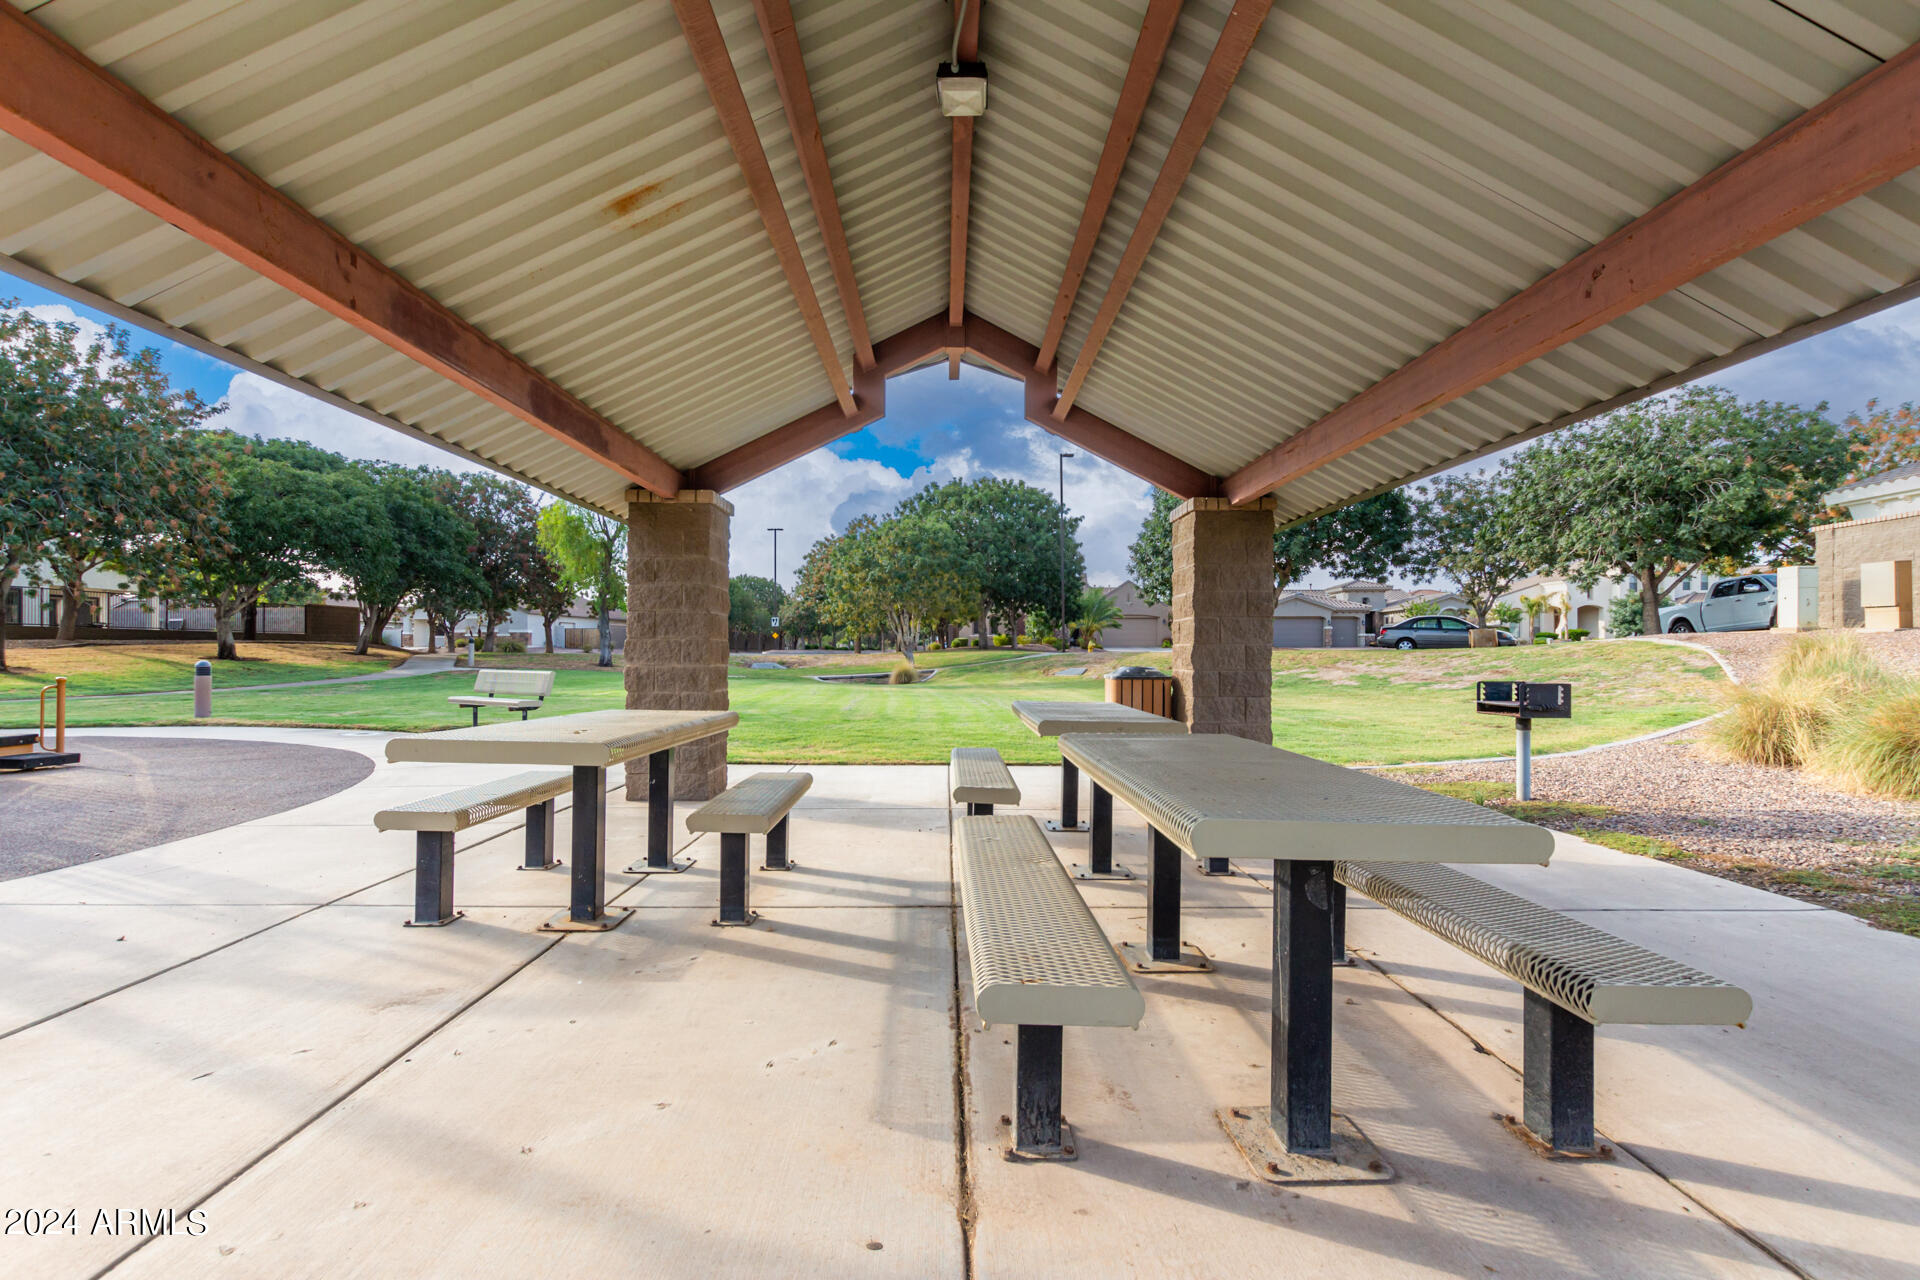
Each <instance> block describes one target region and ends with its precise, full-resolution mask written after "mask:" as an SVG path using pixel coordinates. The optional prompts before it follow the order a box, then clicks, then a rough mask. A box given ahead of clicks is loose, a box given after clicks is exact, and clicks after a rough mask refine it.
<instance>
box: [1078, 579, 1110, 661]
mask: <svg viewBox="0 0 1920 1280" xmlns="http://www.w3.org/2000/svg"><path fill="white" fill-rule="evenodd" d="M1074 614H1075V616H1074V619H1073V625H1074V626H1076V627H1078V628H1080V641H1081V643H1082V644H1084V645H1086V647H1087V652H1088V653H1092V652H1093V645H1094V642H1095V641H1096V640H1098V639H1099V638H1100V633H1101V632H1102V631H1105V630H1106V629H1107V628H1108V627H1117V626H1119V625H1120V606H1119V605H1117V604H1115V603H1114V602H1113V597H1112V596H1109V595H1108V594H1107V593H1106V592H1104V591H1102V590H1101V589H1100V588H1098V587H1088V588H1087V589H1086V590H1084V591H1082V592H1081V593H1080V602H1079V603H1078V604H1077V605H1076V606H1075V608H1074Z"/></svg>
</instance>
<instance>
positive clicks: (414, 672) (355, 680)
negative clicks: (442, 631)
mask: <svg viewBox="0 0 1920 1280" xmlns="http://www.w3.org/2000/svg"><path fill="white" fill-rule="evenodd" d="M454 663H455V659H453V658H451V657H426V656H423V655H418V654H416V655H415V656H413V657H411V658H403V659H401V660H400V661H399V662H397V663H395V664H394V665H393V666H391V667H388V668H386V669H385V670H384V671H370V672H368V673H367V674H366V675H361V676H328V677H327V678H326V679H324V680H283V681H281V682H280V683H278V684H231V685H228V684H223V685H215V686H214V690H213V691H214V692H215V693H217V694H218V693H259V692H261V691H263V690H271V689H311V688H313V687H314V686H315V685H321V684H364V683H366V682H367V681H369V680H401V679H405V678H407V677H410V676H437V675H439V674H441V673H442V672H445V671H455V670H462V671H464V670H467V668H465V667H456V666H455V665H454ZM192 692H193V686H192V685H188V686H187V687H186V688H184V689H148V690H146V691H145V692H143V693H73V694H68V695H67V701H68V702H87V701H97V700H99V699H103V698H177V697H179V696H180V695H181V694H191V693H192ZM34 701H37V699H35V698H0V705H4V704H6V703H9V702H34Z"/></svg>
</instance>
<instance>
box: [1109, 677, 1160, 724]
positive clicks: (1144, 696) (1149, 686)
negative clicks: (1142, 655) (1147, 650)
mask: <svg viewBox="0 0 1920 1280" xmlns="http://www.w3.org/2000/svg"><path fill="white" fill-rule="evenodd" d="M1107 701H1108V702H1117V703H1119V704H1120V705H1121V706H1123V707H1132V708H1134V709H1135V710H1136V711H1151V712H1152V713H1153V714H1154V715H1156V716H1166V717H1167V718H1168V719H1169V720H1171V719H1172V718H1173V677H1172V676H1170V675H1168V674H1167V673H1166V672H1164V671H1162V670H1160V668H1158V667H1120V668H1117V669H1116V670H1114V671H1112V672H1110V673H1109V674H1108V676H1107Z"/></svg>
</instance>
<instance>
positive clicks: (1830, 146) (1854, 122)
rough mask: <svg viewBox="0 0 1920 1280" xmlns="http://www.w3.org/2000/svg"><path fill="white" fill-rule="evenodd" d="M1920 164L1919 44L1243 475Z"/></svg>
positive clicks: (1596, 318)
mask: <svg viewBox="0 0 1920 1280" xmlns="http://www.w3.org/2000/svg"><path fill="white" fill-rule="evenodd" d="M1916 164H1920V45H1915V46H1913V47H1912V48H1909V49H1907V50H1905V51H1904V52H1902V53H1901V54H1899V55H1898V56H1897V57H1895V58H1893V59H1891V60H1890V61H1888V62H1886V63H1883V64H1882V65H1881V66H1879V67H1877V68H1875V69H1874V70H1872V71H1870V72H1868V73H1867V74H1866V75H1864V76H1862V77H1860V79H1858V80H1856V81H1854V82H1853V83H1852V84H1850V85H1848V86H1847V87H1846V88H1844V89H1842V90H1841V91H1840V92H1838V93H1836V94H1834V95H1833V96H1832V97H1831V98H1828V99H1827V100H1826V101H1825V102H1822V103H1821V104H1819V105H1818V106H1816V107H1813V108H1812V109H1810V110H1808V111H1806V112H1805V113H1803V114H1802V115H1800V116H1799V117H1798V118H1796V119H1795V120H1793V121H1792V122H1791V123H1789V124H1786V125H1784V126H1782V127H1781V128H1779V129H1777V130H1775V131H1774V132H1773V133H1771V134H1769V135H1768V136H1767V137H1765V138H1763V139H1761V140H1760V141H1759V142H1757V143H1755V144H1754V145H1753V146H1751V147H1749V148H1748V149H1747V150H1745V151H1743V152H1741V153H1740V154H1739V155H1738V156H1736V157H1734V158H1733V159H1732V160H1729V161H1728V162H1727V163H1725V164H1723V165H1721V166H1720V167H1719V168H1718V169H1715V170H1714V171H1713V172H1712V173H1709V174H1707V175H1706V176H1705V177H1704V178H1701V179H1700V180H1699V181H1697V182H1695V183H1693V184H1692V185H1691V186H1689V187H1687V188H1686V189H1685V190H1683V191H1681V192H1679V193H1678V194H1676V195H1674V196H1671V197H1669V198H1668V199H1667V200H1665V201H1663V202H1662V203H1661V204H1659V205H1657V206H1655V207H1654V208H1653V209H1651V210H1649V211H1648V212H1646V213H1644V214H1642V215H1641V216H1640V217H1638V218H1635V219H1634V220H1633V221H1632V222H1630V223H1628V224H1627V225H1626V226H1624V227H1622V228H1621V229H1620V230H1618V231H1616V232H1614V233H1613V234H1612V235H1610V236H1608V237H1607V238H1606V239H1604V240H1602V241H1601V242H1600V243H1599V244H1597V245H1595V246H1594V247H1593V248H1591V249H1589V250H1587V251H1586V252H1585V253H1582V254H1581V255H1580V256H1578V257H1576V258H1574V259H1573V260H1572V261H1570V262H1568V263H1567V264H1566V265H1565V266H1562V267H1560V268H1558V269H1557V270H1555V271H1554V272H1553V273H1552V274H1551V275H1548V276H1546V277H1545V278H1543V279H1541V280H1539V281H1537V282H1536V283H1534V284H1532V285H1529V286H1528V287H1527V288H1525V289H1523V290H1521V291H1520V292H1519V293H1517V294H1515V295H1514V296H1513V297H1511V298H1509V299H1507V300H1506V301H1505V302H1503V303H1501V304H1500V305H1499V306H1497V307H1495V308H1494V309H1493V310H1491V311H1489V312H1487V313H1486V314H1485V315H1483V316H1481V317H1480V318H1479V319H1477V320H1475V321H1473V322H1472V323H1470V324H1468V325H1467V326H1466V327H1464V328H1462V329H1460V330H1459V331H1458V332H1456V333H1454V334H1452V335H1451V336H1449V337H1448V338H1446V339H1445V340H1444V341H1442V342H1440V343H1439V344H1438V345H1436V346H1434V347H1432V348H1430V349H1429V350H1427V351H1425V352H1423V353H1421V354H1420V355H1418V356H1416V357H1414V358H1413V359H1412V360H1409V361H1408V362H1407V363H1406V364H1404V365H1402V366H1401V367H1400V368H1399V369H1396V370H1395V371H1394V372H1392V373H1390V374H1388V375H1387V376H1386V377H1384V378H1382V379H1381V380H1380V381H1378V382H1376V383H1374V384H1373V385H1372V386H1371V387H1368V388H1367V389H1366V390H1365V391H1362V392H1361V393H1360V394H1359V395H1357V396H1355V397H1354V398H1353V399H1351V400H1349V401H1347V402H1346V403H1345V404H1343V405H1341V406H1340V407H1339V408H1338V409H1335V410H1334V411H1333V412H1332V413H1329V414H1327V415H1326V416H1325V417H1323V418H1321V419H1320V420H1319V421H1317V422H1315V423H1313V424H1312V425H1311V426H1308V427H1305V428H1303V429H1302V430H1300V431H1299V432H1297V433H1296V434H1294V435H1293V436H1292V437H1290V438H1289V439H1287V440H1286V441H1284V442H1282V443H1281V444H1280V445H1279V446H1278V447H1276V448H1274V449H1271V450H1269V451H1268V452H1267V453H1265V454H1263V455H1261V456H1260V457H1259V458H1257V459H1255V460H1254V461H1253V462H1251V463H1249V464H1247V465H1246V466H1244V467H1242V468H1241V469H1240V470H1239V471H1237V472H1235V473H1234V474H1233V476H1232V477H1230V478H1229V479H1228V481H1227V496H1228V497H1229V498H1231V499H1233V500H1234V501H1235V502H1244V501H1246V500H1248V499H1251V498H1257V497H1260V496H1261V495H1263V494H1266V493H1270V492H1271V491H1273V490H1274V489H1276V488H1278V487H1279V486H1280V485H1283V484H1286V483H1287V482H1288V481H1290V480H1295V479H1298V478H1299V477H1301V476H1303V475H1306V474H1307V473H1308V472H1311V471H1314V470H1317V469H1318V468H1320V467H1323V466H1325V465H1326V464H1327V463H1329V462H1332V461H1333V460H1334V459H1336V458H1340V457H1344V456H1345V455H1346V454H1349V453H1352V452H1353V451H1354V450H1355V449H1358V448H1360V447H1361V446H1363V445H1366V444H1370V443H1372V442H1373V441H1375V440H1378V439H1380V438H1382V437H1383V436H1385V435H1387V434H1388V433H1390V432H1392V431H1395V430H1398V429H1399V428H1400V427H1403V426H1405V425H1406V424H1407V423H1409V422H1412V421H1414V420H1415V419H1417V418H1420V417H1422V416H1424V415H1425V414H1428V413H1431V412H1432V411H1433V410H1435V409H1438V408H1439V407H1440V406H1442V405H1444V404H1447V403H1449V402H1450V401H1453V400H1457V399H1459V398H1460V397H1461V396H1463V395H1466V394H1467V393H1468V392H1470V391H1473V390H1475V389H1477V388H1479V387H1483V386H1485V385H1486V384H1487V383H1489V382H1492V381H1493V380H1494V379H1496V378H1499V377H1502V376H1503V375H1505V374H1508V373H1511V372H1512V371H1513V370H1515V369H1518V368H1519V367H1520V366H1521V365H1524V364H1526V363H1527V362H1528V361H1530V360H1534V359H1537V358H1538V357H1540V356H1543V355H1545V354H1547V353H1548V352H1550V351H1553V350H1554V349H1556V348H1558V347H1560V346H1563V345H1565V344H1566V343H1568V342H1571V341H1573V340H1574V339H1575V338H1578V337H1580V336H1581V335H1582V334H1586V333H1591V332H1592V331H1593V330H1595V329H1597V328H1599V327H1600V326H1601V325H1604V324H1607V323H1609V322H1611V321H1613V320H1617V319H1619V318H1620V317H1621V316H1623V315H1625V314H1627V313H1628V312H1629V311H1632V310H1633V309H1634V308H1635V307H1639V306H1642V305H1644V304H1645V303H1648V302H1651V301H1653V300H1654V299H1655V298H1658V297H1660V296H1661V295H1663V294H1666V293H1669V292H1671V291H1672V290H1674V289H1677V288H1679V287H1680V286H1681V285H1683V284H1685V283H1687V281H1689V280H1692V279H1694V278H1696V277H1698V276H1701V275H1704V274H1705V273H1707V272H1708V271H1711V270H1713V269H1714V268H1715V267H1719V266H1722V265H1724V264H1726V263H1728V262H1731V261H1733V260H1734V259H1735V258H1738V257H1740V256H1741V255H1743V254H1746V253H1749V252H1751V251H1752V250H1754V249H1757V248H1759V247H1760V246H1761V245H1763V244H1765V243H1767V242H1768V241H1769V240H1772V239H1773V238H1774V237H1776V236H1778V235H1781V234H1782V233H1784V232H1787V231H1791V230H1793V229H1794V228H1795V227H1798V226H1800V225H1801V224H1803V223H1805V222H1807V221H1809V220H1811V219H1813V218H1816V217H1818V216H1819V215H1821V214H1823V213H1826V212H1827V211H1828V210H1830V209H1835V208H1838V207H1839V206H1840V205H1843V204H1845V203H1846V202H1847V201H1849V200H1851V199H1853V198H1854V197H1855V196H1858V195H1861V194H1863V193H1865V192H1867V191H1871V190H1872V189H1873V188H1875V187H1877V186H1879V185H1880V184H1881V183H1883V182H1886V181H1888V180H1889V179H1892V178H1895V177H1898V176H1899V175H1900V174H1902V173H1905V172H1906V171H1907V170H1908V169H1911V168H1913V167H1914V166H1915V165H1916Z"/></svg>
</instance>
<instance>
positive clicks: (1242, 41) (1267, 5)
mask: <svg viewBox="0 0 1920 1280" xmlns="http://www.w3.org/2000/svg"><path fill="white" fill-rule="evenodd" d="M1272 8H1273V0H1237V3H1235V4H1234V6H1233V11H1232V12H1230V13H1229V14H1227V20H1226V22H1225V23H1224V24H1222V26H1221V28H1220V37H1219V39H1218V40H1216V41H1214V45H1213V52H1212V54H1210V55H1209V56H1208V57H1207V66H1206V70H1204V71H1202V72H1201V73H1200V83H1199V84H1198V85H1196V86H1194V90H1193V98H1192V100H1191V101H1189V102H1188V103H1187V113H1186V115H1184V116H1182V117H1181V119H1180V128H1179V130H1178V132H1176V133H1175V134H1174V135H1173V145H1172V146H1170V147H1168V148H1167V156H1166V159H1165V160H1164V161H1163V162H1162V163H1161V165H1160V175H1159V176H1158V177H1157V178H1155V179H1154V180H1153V189H1152V190H1151V191H1149V192H1148V193H1147V202H1146V204H1145V205H1144V206H1142V207H1141V210H1140V220H1139V221H1138V222H1136V223H1135V224H1134V227H1133V234H1132V236H1130V237H1129V238H1128V240H1127V247H1126V249H1125V251H1124V252H1122V253H1121V255H1120V264H1119V266H1117V267H1115V268H1114V272H1113V279H1112V280H1110V281H1109V282H1108V283H1107V293H1106V296H1105V297H1104V298H1102V299H1101V300H1100V310H1099V311H1097V312H1095V313H1094V317H1093V324H1092V326H1091V327H1090V328H1089V329H1088V330H1087V337H1086V340H1085V341H1084V342H1082V343H1081V344H1080V351H1079V353H1078V354H1077V355H1076V356H1075V357H1074V361H1073V371H1072V372H1071V373H1069V374H1068V375H1067V382H1066V385H1065V386H1064V387H1062V388H1061V389H1060V398H1059V401H1058V402H1057V403H1056V404H1055V405H1054V407H1053V416H1054V418H1056V419H1058V420H1063V421H1064V420H1065V418H1066V417H1067V415H1068V413H1070V412H1071V411H1072V409H1073V402H1074V400H1075V399H1077V398H1078V397H1079V395H1080V388H1081V386H1082V385H1083V384H1084V383H1085V382H1086V380H1087V374H1088V373H1090V372H1092V370H1093V362H1094V360H1095V359H1097V358H1098V357H1099V355H1100V348H1101V346H1103V345H1104V344H1105V343H1106V340H1107V335H1108V334H1109V333H1111V332H1112V331H1113V322H1114V321H1115V320H1117V319H1118V318H1119V316H1120V308H1121V307H1122V306H1124V305H1125V304H1126V301H1127V294H1128V293H1130V292H1131V291H1132V289H1133V283H1134V281H1135V280H1137V279H1139V277H1140V269H1141V268H1142V267H1144V266H1145V265H1146V262H1147V254H1148V253H1149V252H1150V251H1151V250H1152V249H1153V242H1154V241H1155V240H1156V239H1158V238H1159V235H1160V229H1161V227H1163V226H1165V225H1166V221H1167V215H1168V214H1169V213H1171V212H1172V211H1173V202H1174V201H1175V200H1177V199H1178V198H1179V196H1180V188H1181V187H1183V186H1185V185H1186V181H1187V175H1188V174H1190V173H1192V172H1193V165H1194V161H1195V160H1197V159H1199V157H1200V148H1201V147H1203V146H1205V145H1206V141H1207V134H1208V133H1209V132H1210V131H1211V130H1212V129H1213V122H1214V121H1215V120H1217V119H1219V117H1220V109H1221V108H1222V107H1224V106H1225V105H1226V102H1227V93H1228V91H1229V90H1231V89H1232V88H1233V82H1234V80H1235V79H1237V78H1238V77H1239V75H1240V68H1241V67H1242V66H1244V65H1246V61H1247V55H1248V54H1249V53H1251V52H1252V51H1253V42H1254V39H1255V37H1257V36H1258V35H1259V34H1260V27H1261V24H1262V23H1264V22H1265V21H1266V20H1267V14H1268V13H1269V12H1270V11H1271V10H1272ZM1088 447H1089V448H1091V447H1092V446H1091V445H1089V446H1088Z"/></svg>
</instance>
